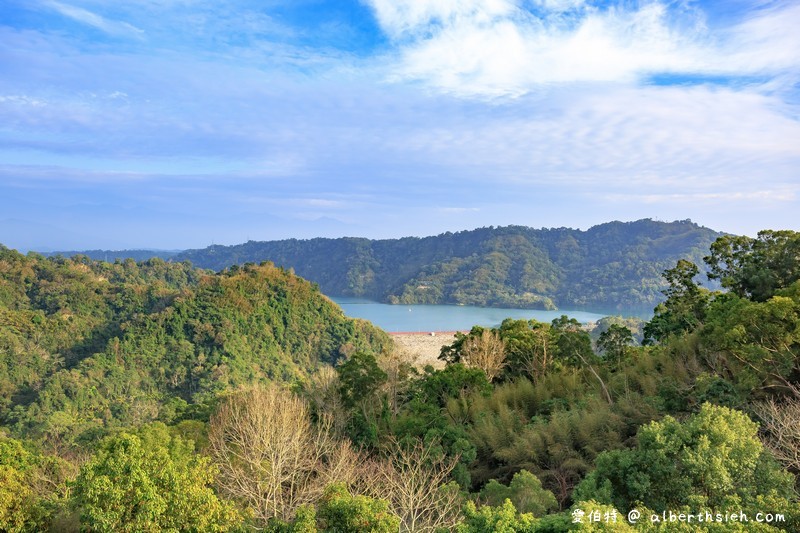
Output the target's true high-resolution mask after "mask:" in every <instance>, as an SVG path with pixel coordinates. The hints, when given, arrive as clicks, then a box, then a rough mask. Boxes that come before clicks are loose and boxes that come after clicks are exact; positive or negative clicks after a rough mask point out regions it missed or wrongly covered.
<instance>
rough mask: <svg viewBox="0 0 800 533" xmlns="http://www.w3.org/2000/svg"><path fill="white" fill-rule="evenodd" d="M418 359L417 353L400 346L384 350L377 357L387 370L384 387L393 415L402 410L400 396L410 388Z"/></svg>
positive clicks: (385, 370) (382, 368)
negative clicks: (411, 377) (387, 350)
mask: <svg viewBox="0 0 800 533" xmlns="http://www.w3.org/2000/svg"><path fill="white" fill-rule="evenodd" d="M416 360H417V356H416V355H414V354H412V353H411V352H409V351H408V350H406V349H404V348H399V347H395V348H394V349H393V350H391V351H389V352H384V353H382V354H380V356H378V358H377V362H378V366H379V367H380V369H381V370H383V371H384V372H386V378H387V379H386V383H385V384H384V389H385V391H386V396H387V398H388V400H389V407H390V409H391V412H392V415H393V416H396V415H397V413H398V412H399V411H400V396H401V394H402V393H403V392H405V390H406V389H407V388H408V384H409V378H410V376H411V374H412V372H413V369H414V364H415V363H416Z"/></svg>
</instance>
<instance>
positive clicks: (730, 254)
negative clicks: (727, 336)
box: [704, 230, 800, 302]
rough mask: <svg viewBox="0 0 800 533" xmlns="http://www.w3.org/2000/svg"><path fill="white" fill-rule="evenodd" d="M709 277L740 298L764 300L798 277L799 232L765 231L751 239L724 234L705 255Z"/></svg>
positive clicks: (799, 276) (799, 272)
mask: <svg viewBox="0 0 800 533" xmlns="http://www.w3.org/2000/svg"><path fill="white" fill-rule="evenodd" d="M704 261H705V262H706V263H707V264H708V266H709V267H710V272H709V274H708V277H709V278H710V279H718V280H720V282H721V283H722V286H723V287H725V288H726V289H729V290H730V291H731V292H733V293H734V294H736V295H737V296H739V297H741V298H748V299H750V300H753V301H755V302H763V301H766V300H767V299H769V298H770V297H772V296H773V295H774V294H775V292H776V291H777V290H778V289H782V288H785V287H788V286H789V285H791V284H792V283H794V282H795V281H797V280H798V279H800V233H798V232H795V231H789V230H785V231H773V230H764V231H760V232H759V233H758V237H757V238H755V239H753V238H750V237H745V236H734V235H726V236H723V237H720V238H719V239H717V240H716V241H714V243H713V244H712V245H711V254H710V255H708V256H707V257H705V258H704Z"/></svg>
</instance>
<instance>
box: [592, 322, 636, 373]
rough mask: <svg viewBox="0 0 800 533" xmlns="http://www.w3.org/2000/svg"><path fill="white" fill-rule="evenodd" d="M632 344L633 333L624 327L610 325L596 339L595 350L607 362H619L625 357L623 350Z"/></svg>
mask: <svg viewBox="0 0 800 533" xmlns="http://www.w3.org/2000/svg"><path fill="white" fill-rule="evenodd" d="M631 344H633V332H632V331H631V330H629V329H628V328H626V327H625V326H619V325H617V324H611V325H610V326H609V327H608V329H606V330H605V331H604V332H603V333H601V334H600V337H599V338H598V339H597V348H598V350H600V352H601V353H603V355H605V358H606V360H607V361H611V362H615V363H616V362H619V361H621V360H622V359H623V358H624V357H625V350H626V348H627V347H628V346H630V345H631Z"/></svg>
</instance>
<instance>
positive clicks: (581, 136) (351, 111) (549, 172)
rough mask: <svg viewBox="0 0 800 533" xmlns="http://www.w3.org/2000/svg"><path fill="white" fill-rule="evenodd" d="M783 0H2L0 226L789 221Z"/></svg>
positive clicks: (236, 231)
mask: <svg viewBox="0 0 800 533" xmlns="http://www.w3.org/2000/svg"><path fill="white" fill-rule="evenodd" d="M798 27H800V3H798V2H796V1H767V0H724V1H723V0H716V1H692V0H675V1H636V0H620V1H611V2H596V1H591V0H483V1H473V0H362V1H349V0H340V1H322V0H287V1H280V0H260V1H256V0H119V1H117V2H108V1H107V0H3V5H2V9H0V44H2V46H1V47H0V242H2V243H4V244H6V245H8V246H11V247H16V248H20V249H23V250H27V249H86V248H144V247H154V248H166V249H179V248H188V247H203V246H207V245H209V244H212V243H216V244H233V243H238V242H243V241H246V240H248V239H252V240H266V239H277V238H286V237H299V238H307V237H313V236H342V235H353V236H366V237H374V238H384V237H399V236H405V235H431V234H437V233H440V232H443V231H457V230H461V229H471V228H475V227H479V226H488V225H507V224H522V225H527V226H533V227H561V226H567V227H577V228H584V229H585V228H588V227H590V226H592V225H595V224H599V223H602V222H606V221H609V220H634V219H638V218H655V219H660V220H676V219H686V218H691V219H692V220H694V221H696V222H698V223H700V224H702V225H705V226H709V227H711V228H714V229H717V230H721V231H728V232H732V233H740V234H749V235H754V234H755V233H756V232H757V231H758V230H759V229H765V228H774V229H793V230H800V215H798V213H800V32H798V31H797V28H798Z"/></svg>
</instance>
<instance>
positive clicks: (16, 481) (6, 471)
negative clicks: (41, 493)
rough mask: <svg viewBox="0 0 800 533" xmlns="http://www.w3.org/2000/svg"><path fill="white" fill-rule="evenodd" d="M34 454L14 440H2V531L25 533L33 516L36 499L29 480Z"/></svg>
mask: <svg viewBox="0 0 800 533" xmlns="http://www.w3.org/2000/svg"><path fill="white" fill-rule="evenodd" d="M33 466H34V458H33V457H32V455H31V453H30V452H28V451H27V450H25V448H23V446H22V443H21V442H19V441H18V440H15V439H9V438H5V437H0V530H1V531H9V532H15V531H24V530H25V528H26V527H28V526H30V521H31V520H32V518H33V515H34V506H35V498H34V494H33V491H32V490H31V487H30V482H29V480H28V479H27V476H28V473H29V471H30V470H31V469H32V468H33Z"/></svg>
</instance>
